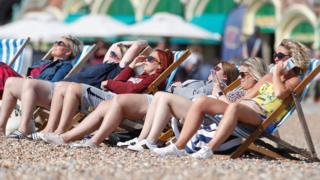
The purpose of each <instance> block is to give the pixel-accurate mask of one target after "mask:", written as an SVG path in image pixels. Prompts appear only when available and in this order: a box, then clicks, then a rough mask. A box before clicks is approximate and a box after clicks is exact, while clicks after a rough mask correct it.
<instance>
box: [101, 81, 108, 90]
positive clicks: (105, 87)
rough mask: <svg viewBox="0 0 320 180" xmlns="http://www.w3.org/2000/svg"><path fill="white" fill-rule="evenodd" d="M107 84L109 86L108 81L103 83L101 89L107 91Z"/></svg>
mask: <svg viewBox="0 0 320 180" xmlns="http://www.w3.org/2000/svg"><path fill="white" fill-rule="evenodd" d="M107 84H108V80H106V81H102V82H101V85H100V87H101V89H102V90H104V91H106V90H107Z"/></svg>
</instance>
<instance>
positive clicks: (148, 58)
mask: <svg viewBox="0 0 320 180" xmlns="http://www.w3.org/2000/svg"><path fill="white" fill-rule="evenodd" d="M146 61H147V62H149V63H152V62H154V61H155V62H157V63H158V64H160V65H161V62H160V61H159V60H158V59H156V58H155V57H153V56H147V57H146Z"/></svg>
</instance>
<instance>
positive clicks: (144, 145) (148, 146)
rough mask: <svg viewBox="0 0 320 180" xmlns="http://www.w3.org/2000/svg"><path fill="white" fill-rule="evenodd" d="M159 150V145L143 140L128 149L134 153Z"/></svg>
mask: <svg viewBox="0 0 320 180" xmlns="http://www.w3.org/2000/svg"><path fill="white" fill-rule="evenodd" d="M154 148H157V145H156V144H155V143H153V142H151V141H149V140H146V139H143V140H141V141H137V142H136V143H135V144H134V145H130V146H128V149H130V150H132V151H139V152H141V151H144V150H146V149H150V150H152V149H154Z"/></svg>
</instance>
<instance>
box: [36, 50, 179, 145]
mask: <svg viewBox="0 0 320 180" xmlns="http://www.w3.org/2000/svg"><path fill="white" fill-rule="evenodd" d="M172 62H173V55H172V52H171V51H169V50H166V51H163V50H159V49H156V50H154V51H153V52H152V53H151V55H150V56H138V57H137V58H135V59H134V60H133V62H132V63H131V64H130V65H129V67H126V68H125V69H124V70H123V71H121V73H120V74H119V75H118V76H117V77H116V78H115V79H113V80H107V81H104V82H102V83H101V88H102V89H103V90H101V89H98V88H95V87H92V86H89V85H86V84H80V86H79V85H78V84H74V85H73V86H70V87H69V88H68V90H67V92H66V95H65V97H64V101H63V104H62V106H63V108H62V113H61V118H60V121H58V122H56V124H57V126H58V127H60V126H61V127H62V128H61V130H60V128H57V130H59V131H60V132H58V131H57V130H56V131H54V133H43V134H42V135H41V136H40V137H42V139H44V140H45V141H48V139H50V138H51V137H53V138H55V137H58V138H59V137H60V136H58V134H61V133H63V132H65V131H66V130H68V127H69V125H70V123H71V122H70V120H72V117H73V116H74V115H75V114H76V113H77V112H79V111H80V112H82V113H88V112H89V110H90V108H95V107H96V106H98V105H99V104H100V103H101V102H103V101H105V102H106V104H107V105H106V106H107V107H109V106H110V105H111V104H112V102H113V101H111V100H112V99H113V97H116V96H117V94H125V93H141V92H143V91H144V90H145V89H146V88H147V87H148V86H149V84H150V83H151V82H153V81H154V80H155V79H156V78H157V77H158V76H159V74H160V73H161V72H162V71H164V70H165V69H166V68H167V67H168V66H169V65H170V64H171V63H172ZM137 63H143V65H144V70H143V73H142V74H141V75H137V76H135V75H134V70H133V68H134V67H136V65H137ZM74 94H81V97H80V99H78V98H74ZM60 106H61V105H60ZM75 107H79V108H75ZM97 112H100V110H99V108H97V109H96V110H95V111H93V112H92V113H90V114H89V115H88V116H87V117H86V118H85V119H84V120H83V121H82V122H81V123H80V125H79V126H77V127H76V128H74V129H72V130H70V131H69V132H66V133H69V134H70V133H71V134H79V133H78V132H82V131H83V130H82V128H83V127H84V128H89V129H91V128H92V126H95V128H97V126H98V125H96V124H95V123H93V122H94V121H95V119H96V118H95V114H96V113H97ZM51 115H52V114H50V116H51ZM92 119H93V120H92ZM98 120H99V119H98ZM93 124H94V125H93ZM74 132H76V133H74ZM66 133H64V134H66ZM80 134H81V133H80ZM78 136H80V137H81V135H76V136H72V140H74V139H77V138H80V137H78ZM65 141H69V140H65ZM65 141H62V142H65ZM58 142H59V143H58V144H60V143H61V141H58Z"/></svg>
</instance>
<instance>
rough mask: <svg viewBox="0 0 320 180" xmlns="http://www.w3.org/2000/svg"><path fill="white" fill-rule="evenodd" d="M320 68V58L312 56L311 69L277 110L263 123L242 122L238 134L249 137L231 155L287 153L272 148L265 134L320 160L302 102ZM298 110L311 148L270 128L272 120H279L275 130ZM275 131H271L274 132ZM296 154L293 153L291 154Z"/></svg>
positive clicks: (268, 137) (271, 155) (276, 122)
mask: <svg viewBox="0 0 320 180" xmlns="http://www.w3.org/2000/svg"><path fill="white" fill-rule="evenodd" d="M319 72H320V60H316V59H312V60H311V61H310V65H309V68H308V71H307V73H306V74H307V76H306V77H305V78H304V79H303V80H302V81H301V82H300V83H299V85H298V86H297V87H296V88H295V89H294V90H293V92H292V93H291V96H289V97H287V98H286V99H285V100H284V101H283V103H282V105H281V106H280V107H279V108H278V109H277V110H276V111H274V112H273V113H272V114H271V115H270V116H269V117H268V118H267V119H266V120H265V121H263V123H262V124H261V125H260V126H258V127H257V128H255V129H252V127H245V126H243V125H242V124H240V125H238V126H237V127H236V129H235V131H234V134H235V135H237V136H240V137H243V138H245V139H246V140H245V141H244V142H243V143H242V144H241V145H240V146H239V148H238V149H237V150H236V151H235V152H234V153H233V154H232V155H231V158H238V157H240V156H241V155H242V154H243V153H244V152H246V151H253V152H257V153H259V154H262V155H265V156H268V157H271V158H284V157H285V155H280V154H279V152H275V149H274V148H272V147H271V146H270V145H269V144H267V143H265V142H263V141H262V140H261V138H262V137H265V138H267V139H269V140H270V141H273V142H276V143H277V144H279V145H280V146H281V147H283V148H285V150H287V152H294V153H296V154H299V155H301V156H302V157H304V158H306V159H308V160H312V161H319V159H318V157H317V154H316V151H315V148H314V145H313V142H312V138H311V135H310V132H309V129H308V126H307V123H306V121H305V117H304V114H303V110H302V107H301V104H300V101H301V99H303V98H304V97H305V96H306V94H307V92H308V90H309V88H310V84H311V81H312V80H313V79H314V77H315V76H316V75H317V74H318V73H319ZM286 109H289V111H288V113H286V115H285V116H284V117H283V118H282V119H281V120H280V121H277V120H276V119H277V117H278V116H279V115H280V114H281V113H282V112H283V110H286ZM295 109H296V110H297V114H298V118H299V120H300V123H301V125H302V128H303V132H304V136H305V139H306V141H307V145H308V149H309V151H307V150H304V149H302V148H298V147H295V146H293V145H291V144H289V143H287V142H285V141H284V140H282V139H280V138H278V137H276V136H273V135H272V134H270V133H267V132H266V129H267V127H268V126H269V125H270V124H271V123H274V124H275V129H274V130H273V131H272V132H275V131H276V130H277V129H278V128H279V127H280V126H281V125H282V124H283V123H284V122H285V121H287V120H288V119H289V118H290V117H291V115H292V113H293V112H294V110H295ZM272 132H271V133H272ZM291 157H292V156H291Z"/></svg>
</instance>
